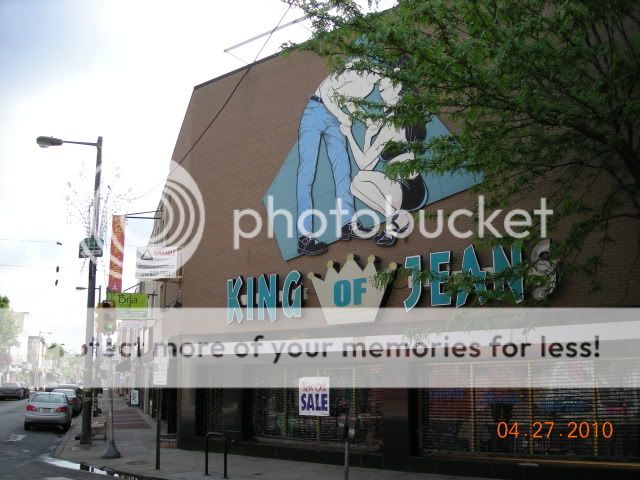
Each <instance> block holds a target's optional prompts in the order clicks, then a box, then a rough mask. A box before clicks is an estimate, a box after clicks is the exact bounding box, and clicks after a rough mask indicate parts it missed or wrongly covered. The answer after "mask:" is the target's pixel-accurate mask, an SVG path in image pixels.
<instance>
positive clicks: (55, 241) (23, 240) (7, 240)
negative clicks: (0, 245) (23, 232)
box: [0, 238, 62, 245]
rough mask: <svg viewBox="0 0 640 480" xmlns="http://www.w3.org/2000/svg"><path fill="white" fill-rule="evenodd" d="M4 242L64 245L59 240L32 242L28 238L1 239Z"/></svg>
mask: <svg viewBox="0 0 640 480" xmlns="http://www.w3.org/2000/svg"><path fill="white" fill-rule="evenodd" d="M0 241H2V242H20V243H55V244H56V245H62V242H61V241H59V240H31V239H26V238H0Z"/></svg>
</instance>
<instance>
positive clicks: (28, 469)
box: [0, 400, 104, 480]
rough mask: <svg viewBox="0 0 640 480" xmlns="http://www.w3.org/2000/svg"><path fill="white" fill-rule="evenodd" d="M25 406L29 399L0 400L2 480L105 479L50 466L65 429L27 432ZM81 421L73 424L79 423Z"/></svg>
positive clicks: (0, 476) (33, 428) (78, 419)
mask: <svg viewBox="0 0 640 480" xmlns="http://www.w3.org/2000/svg"><path fill="white" fill-rule="evenodd" d="M26 405H27V400H3V401H0V480H5V479H6V480H9V479H12V480H13V479H44V480H63V479H95V478H104V475H97V474H94V473H89V472H83V471H80V470H79V469H71V468H63V467H60V466H57V465H54V464H50V463H48V462H47V461H46V459H47V458H49V457H50V456H51V455H52V454H53V452H54V450H55V449H56V447H57V446H58V444H59V443H60V441H61V440H62V437H63V433H62V430H60V429H58V428H56V427H39V426H36V427H32V428H31V429H30V430H29V431H25V430H24V427H23V423H24V410H25V407H26ZM80 418H81V417H76V418H75V419H74V420H73V421H74V422H78V421H80Z"/></svg>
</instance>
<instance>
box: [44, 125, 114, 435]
mask: <svg viewBox="0 0 640 480" xmlns="http://www.w3.org/2000/svg"><path fill="white" fill-rule="evenodd" d="M36 143H37V144H38V145H39V146H40V147H41V148H48V147H58V146H60V145H62V144H63V143H72V144H74V145H87V146H90V147H96V150H97V154H96V174H95V181H94V185H93V218H92V220H91V228H90V236H91V237H92V238H93V237H95V235H96V234H97V232H98V224H99V220H100V219H99V215H100V173H101V170H102V137H98V140H97V141H96V142H75V141H70V140H62V139H60V138H55V137H38V138H37V139H36ZM89 262H90V264H89V285H88V287H87V318H86V324H85V345H86V346H87V354H86V355H85V356H84V373H83V382H84V387H85V388H84V393H83V399H82V403H83V405H82V433H81V434H80V444H81V445H90V444H91V403H92V402H91V395H92V390H91V388H87V387H92V383H93V380H92V369H93V348H92V345H93V344H94V337H93V326H94V308H95V303H96V260H95V258H94V257H92V256H90V257H89Z"/></svg>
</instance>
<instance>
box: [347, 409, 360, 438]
mask: <svg viewBox="0 0 640 480" xmlns="http://www.w3.org/2000/svg"><path fill="white" fill-rule="evenodd" d="M357 423H358V417H356V414H355V413H352V414H350V415H349V421H348V425H349V428H348V432H347V441H349V442H353V441H354V440H355V438H356V427H357Z"/></svg>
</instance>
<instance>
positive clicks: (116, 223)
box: [107, 215, 126, 292]
mask: <svg viewBox="0 0 640 480" xmlns="http://www.w3.org/2000/svg"><path fill="white" fill-rule="evenodd" d="M125 221H126V218H125V216H124V215H114V216H113V217H112V219H111V255H110V260H109V285H108V286H107V290H109V291H111V292H121V291H122V267H123V262H124V225H125Z"/></svg>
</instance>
